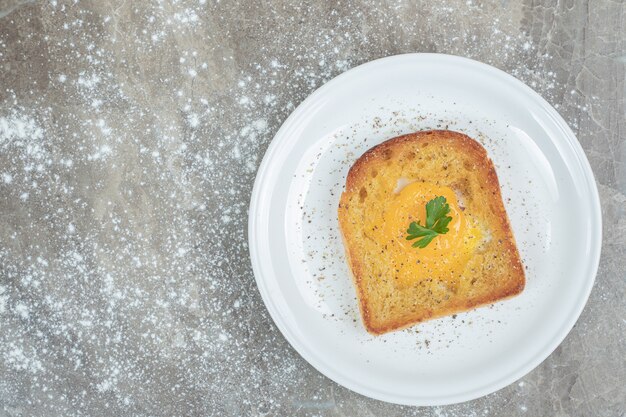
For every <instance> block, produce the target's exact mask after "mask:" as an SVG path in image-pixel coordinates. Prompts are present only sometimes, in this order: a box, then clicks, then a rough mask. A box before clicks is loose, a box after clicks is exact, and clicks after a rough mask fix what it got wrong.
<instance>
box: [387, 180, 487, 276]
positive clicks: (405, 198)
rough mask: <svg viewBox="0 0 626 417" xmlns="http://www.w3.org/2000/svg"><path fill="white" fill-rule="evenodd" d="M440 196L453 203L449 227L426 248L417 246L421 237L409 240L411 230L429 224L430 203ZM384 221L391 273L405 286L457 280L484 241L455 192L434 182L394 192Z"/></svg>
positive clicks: (417, 184)
mask: <svg viewBox="0 0 626 417" xmlns="http://www.w3.org/2000/svg"><path fill="white" fill-rule="evenodd" d="M438 196H443V197H445V198H446V202H447V203H448V204H449V206H450V213H448V216H450V217H452V220H451V221H450V223H449V225H448V229H449V230H448V232H447V233H445V234H441V235H438V236H437V237H435V238H434V239H433V240H432V241H431V242H430V243H429V244H428V246H426V247H425V248H416V247H413V246H412V245H413V243H415V242H416V240H417V239H414V240H407V239H406V237H407V229H408V227H409V225H410V224H411V222H416V221H419V222H420V224H421V225H425V224H426V203H428V202H429V201H430V200H432V199H433V198H435V197H438ZM383 220H384V227H383V230H382V234H383V239H384V240H385V242H387V251H386V252H387V253H388V254H389V256H390V257H391V259H390V260H391V267H392V268H393V270H392V271H391V273H392V275H393V276H394V278H395V280H396V281H395V282H396V283H397V284H398V285H399V286H402V287H406V286H410V285H413V284H415V283H417V282H419V281H422V280H426V279H432V280H436V281H441V282H443V283H449V284H453V283H454V282H457V281H458V280H459V278H460V277H461V275H462V274H463V271H464V269H465V266H466V264H467V262H468V261H469V259H470V258H471V257H472V255H473V254H474V252H475V250H476V247H477V246H478V244H479V243H480V241H481V240H482V234H481V231H480V229H479V228H478V227H476V225H475V224H474V222H473V220H472V219H470V218H468V217H467V216H465V215H464V213H463V210H462V209H461V207H460V206H459V203H458V201H457V197H456V194H455V193H454V191H453V190H452V189H451V188H449V187H443V186H438V185H435V184H432V183H427V182H413V183H410V184H409V185H407V186H405V187H404V188H403V189H402V190H400V192H399V193H397V194H394V195H393V196H392V198H391V201H390V203H389V204H388V205H387V206H386V208H385V209H384V212H383ZM418 239H419V238H418Z"/></svg>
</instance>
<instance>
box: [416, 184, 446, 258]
mask: <svg viewBox="0 0 626 417" xmlns="http://www.w3.org/2000/svg"><path fill="white" fill-rule="evenodd" d="M448 213H450V205H449V204H448V203H446V198H445V197H443V196H439V197H435V198H433V199H432V200H430V201H429V202H428V203H426V225H425V226H422V225H421V224H420V221H419V220H418V221H417V222H412V223H411V224H410V225H409V228H408V229H407V231H406V232H407V233H408V236H407V237H406V240H413V239H417V238H418V237H420V238H421V239H420V240H417V241H415V243H413V247H414V248H425V247H426V246H428V244H429V243H430V242H432V240H433V239H434V238H436V237H437V236H439V235H443V234H446V233H448V224H449V223H450V221H451V220H452V217H450V216H447V214H448Z"/></svg>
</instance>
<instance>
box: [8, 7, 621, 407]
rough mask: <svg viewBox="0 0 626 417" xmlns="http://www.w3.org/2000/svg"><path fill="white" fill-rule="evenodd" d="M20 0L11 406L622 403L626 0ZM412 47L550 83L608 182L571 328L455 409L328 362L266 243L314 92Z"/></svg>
mask: <svg viewBox="0 0 626 417" xmlns="http://www.w3.org/2000/svg"><path fill="white" fill-rule="evenodd" d="M0 16H2V17H1V18H0V68H1V71H0V219H1V221H0V416H57V415H58V416H87V415H89V416H100V415H137V416H161V415H163V416H165V415H185V416H196V415H197V416H212V415H215V416H218V415H219V416H222V415H237V416H240V415H269V416H275V415H276V416H277V415H293V416H314V415H319V416H354V415H359V416H374V415H384V416H404V415H414V416H493V415H506V416H517V415H524V416H546V415H550V416H624V415H625V414H626V303H625V300H626V139H625V136H624V135H625V132H626V113H625V110H626V109H625V104H626V103H625V99H624V93H625V76H626V72H625V65H626V3H624V2H622V1H582V0H568V1H537V0H525V1H520V2H517V1H510V0H497V1H496V0H494V1H475V0H469V1H467V0H462V1H447V2H445V3H444V2H435V1H417V2H402V1H380V2H378V1H352V0H344V1H341V2H326V1H291V2H290V1H280V0H276V1H271V2H270V1H226V0H223V1H221V2H220V1H211V0H208V1H204V0H194V1H191V0H189V1H187V0H178V1H176V0H170V1H156V0H155V1H142V2H134V1H128V0H124V1H120V0H116V1H102V2H100V1H78V0H76V1H61V0H58V1H57V0H51V1H41V2H28V1H27V2H24V1H23V0H2V1H0ZM405 52H441V53H450V54H457V55H462V56H467V57H471V58H474V59H478V60H481V61H484V62H487V63H489V64H492V65H494V66H496V67H498V68H501V69H503V70H505V71H507V72H509V73H511V74H513V75H515V76H517V77H518V78H520V79H522V80H523V81H525V82H526V83H528V84H529V85H531V86H533V88H535V89H536V90H537V91H538V92H539V93H540V94H542V95H543V96H544V97H545V98H546V99H547V100H548V101H549V102H551V103H552V104H553V105H554V106H555V107H556V108H557V109H558V110H559V112H560V113H561V114H562V115H563V117H564V118H565V119H566V121H567V122H568V123H569V124H570V126H571V127H572V129H573V130H574V131H575V133H576V134H577V136H578V138H579V140H580V143H581V144H582V146H583V147H584V149H585V152H586V154H587V156H588V158H589V160H590V162H591V165H592V167H593V170H594V173H595V176H596V179H597V183H598V188H599V191H600V195H601V198H602V209H603V216H604V230H603V233H604V241H603V248H602V259H601V263H600V268H599V272H598V276H597V280H596V284H595V287H594V289H593V292H592V294H591V297H590V300H589V303H588V304H587V306H586V308H585V310H584V312H583V314H582V316H581V318H580V320H579V321H578V323H577V325H576V326H575V328H574V329H573V330H572V332H571V333H570V335H569V336H568V337H567V339H566V340H565V341H564V342H563V343H562V344H561V346H560V347H559V348H558V349H557V350H556V351H555V352H554V353H553V354H552V355H551V356H550V357H549V358H548V359H547V360H546V361H545V362H544V363H543V364H541V365H540V366H539V367H538V368H537V369H535V370H534V371H533V372H531V373H530V374H529V375H527V376H526V377H524V378H523V379H522V380H520V381H519V382H517V383H515V384H512V385H510V386H509V387H507V388H505V389H503V390H501V391H499V392H497V393H494V394H492V395H489V396H487V397H484V398H481V399H478V400H475V401H471V402H468V403H465V404H459V405H453V406H448V407H436V408H411V407H402V406H396V405H392V404H386V403H382V402H379V401H375V400H371V399H368V398H365V397H362V396H360V395H358V394H355V393H353V392H351V391H349V390H347V389H345V388H343V387H341V386H338V385H337V384H335V383H333V382H332V381H330V380H328V379H327V378H325V377H324V376H322V375H320V374H319V373H318V372H316V371H315V370H314V369H313V368H312V367H311V366H309V365H308V364H307V363H306V362H305V361H304V360H303V359H301V358H300V357H299V355H298V354H297V353H296V352H295V351H294V350H293V349H292V348H291V347H290V346H289V344H288V343H287V342H286V341H285V340H284V338H283V337H282V336H281V334H280V333H279V332H278V330H277V329H276V327H275V326H274V324H273V323H272V320H271V319H270V318H269V316H268V314H267V311H266V310H265V307H264V306H263V303H262V301H261V299H260V296H259V294H258V292H257V290H256V286H255V282H254V278H253V275H252V271H251V267H250V263H249V258H248V248H247V244H246V240H247V235H246V226H247V220H246V216H247V207H248V202H249V197H250V192H251V188H252V184H253V180H254V176H255V172H256V169H257V167H258V165H259V163H260V160H261V157H262V155H263V153H264V151H265V149H266V148H267V146H268V144H269V142H270V140H271V138H272V136H273V134H274V133H275V132H276V131H277V129H278V128H279V126H280V124H281V123H282V121H283V120H285V118H286V117H287V116H288V114H289V113H290V112H291V111H292V110H293V108H294V106H296V105H297V104H298V103H300V102H301V101H302V100H303V99H304V98H305V97H306V96H307V95H308V94H310V93H311V92H312V91H313V90H314V89H315V88H317V87H319V86H320V85H322V84H323V83H324V82H325V81H327V80H329V79H330V78H332V77H334V76H336V75H337V74H340V73H341V72H344V71H346V70H347V69H349V68H351V67H354V66H356V65H358V64H361V63H364V62H367V61H370V60H372V59H375V58H379V57H383V56H387V55H393V54H398V53H405ZM572 238H574V239H575V238H576V231H575V230H573V231H572Z"/></svg>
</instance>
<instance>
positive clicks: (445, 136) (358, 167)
mask: <svg viewBox="0 0 626 417" xmlns="http://www.w3.org/2000/svg"><path fill="white" fill-rule="evenodd" d="M421 140H428V141H429V142H433V141H447V142H449V143H451V144H452V145H453V146H455V147H457V148H458V149H459V150H460V151H461V152H463V153H466V154H469V155H472V159H473V160H475V161H476V167H477V169H481V170H482V171H483V172H482V174H481V175H484V177H485V178H487V180H486V185H487V186H488V187H490V188H491V192H492V195H493V197H494V199H495V200H496V201H497V202H498V203H497V207H496V209H497V210H496V213H494V215H495V217H496V219H495V220H494V221H497V222H500V224H499V226H500V227H501V229H502V230H503V232H504V234H505V237H506V239H505V240H504V241H503V242H502V247H503V251H506V252H507V253H510V254H511V270H512V271H515V272H516V273H517V274H518V279H517V280H516V281H517V283H518V284H517V286H511V287H506V288H496V289H494V291H493V292H490V293H488V294H486V295H485V296H483V297H482V298H478V299H473V300H471V301H470V300H468V302H467V303H466V304H465V305H463V306H457V307H454V308H448V309H445V308H444V309H442V310H439V311H437V312H436V313H434V312H432V311H431V312H430V315H428V316H426V317H421V318H419V319H416V320H412V321H407V322H403V321H400V320H398V321H396V322H391V323H389V324H387V325H384V326H379V327H376V326H375V325H374V324H373V321H372V319H371V316H370V312H369V309H368V307H367V304H366V303H365V298H364V294H363V286H362V285H361V279H362V277H361V275H362V274H361V271H362V265H361V263H360V262H359V260H358V259H356V258H355V257H354V256H352V254H351V253H350V245H348V244H347V237H346V236H345V234H344V230H345V227H343V226H342V223H343V222H344V221H346V220H345V217H344V216H343V213H346V214H347V212H346V210H345V209H342V207H343V206H345V202H346V199H347V195H348V193H349V192H351V191H353V190H355V189H357V188H358V187H359V180H360V179H361V177H362V176H366V175H367V174H366V165H367V164H368V163H370V162H371V161H372V160H376V159H382V160H384V159H385V154H386V153H387V152H388V150H390V149H392V148H393V147H395V146H398V145H401V144H403V143H405V142H410V141H421ZM338 217H339V226H340V227H339V229H340V232H341V236H342V240H343V243H344V248H345V253H346V260H347V262H348V265H349V267H350V268H349V269H350V273H351V274H350V275H351V276H352V281H353V283H354V286H355V288H356V292H357V298H358V304H359V310H360V312H361V318H362V320H363V324H364V325H365V329H366V330H367V331H368V332H369V333H371V334H373V335H380V334H383V333H387V332H391V331H396V330H402V329H405V328H408V327H411V326H413V325H415V324H417V323H421V322H424V321H427V320H432V319H435V318H439V317H444V316H448V315H451V314H454V313H460V312H464V311H468V310H472V309H475V308H478V307H481V306H484V305H488V304H493V303H495V302H497V301H502V300H505V299H507V298H511V297H513V296H515V295H518V294H519V293H521V292H522V291H523V290H524V286H525V284H526V277H525V273H524V268H523V266H522V262H521V259H520V256H519V252H518V249H517V245H516V244H515V238H514V237H513V232H512V230H511V226H510V222H509V217H508V215H507V213H506V210H505V208H504V201H503V200H502V194H501V193H500V182H499V181H498V175H497V173H496V170H495V167H494V165H493V162H492V161H491V159H490V158H489V156H488V155H487V151H486V150H485V148H483V146H482V145H481V144H480V143H478V142H477V141H475V140H474V139H472V138H470V137H469V136H467V135H465V134H463V133H459V132H454V131H450V130H424V131H420V132H414V133H409V134H406V135H402V136H397V137H394V138H391V139H388V140H386V141H385V142H382V143H380V144H379V145H376V146H374V147H372V148H370V149H369V150H367V151H366V152H365V153H364V154H363V155H361V156H360V157H359V158H358V159H357V160H356V162H355V163H354V164H353V165H352V167H351V168H350V170H349V171H348V176H347V178H346V188H345V191H344V192H343V193H342V195H341V198H340V200H339V207H338Z"/></svg>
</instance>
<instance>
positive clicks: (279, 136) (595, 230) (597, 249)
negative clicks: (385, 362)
mask: <svg viewBox="0 0 626 417" xmlns="http://www.w3.org/2000/svg"><path fill="white" fill-rule="evenodd" d="M413 60H435V61H440V62H444V63H445V61H447V63H454V64H459V65H460V66H461V67H467V66H472V67H475V68H478V69H480V70H483V71H486V72H488V73H491V74H493V75H494V76H496V77H498V78H500V79H504V81H506V82H508V83H509V84H510V85H511V86H512V87H514V88H516V89H521V90H522V91H523V92H525V93H526V94H527V96H528V97H529V98H532V99H533V100H534V101H535V102H536V103H537V105H538V108H539V109H541V110H542V111H544V112H545V113H546V115H547V116H549V117H550V118H551V119H552V121H553V122H554V124H555V126H556V127H557V128H558V129H559V132H560V133H561V134H562V135H563V137H564V139H565V140H566V141H565V142H566V144H567V145H568V146H569V148H570V150H572V151H573V156H575V157H576V161H577V162H578V164H579V165H580V168H581V171H582V174H583V176H584V179H585V186H586V188H587V191H588V193H589V194H588V195H589V197H591V200H592V201H590V204H591V205H592V213H591V216H592V219H591V221H592V225H591V228H592V239H591V240H593V241H592V242H591V246H590V248H589V256H590V261H589V262H588V264H587V270H586V272H585V275H586V276H587V277H588V278H587V280H586V281H585V282H586V285H585V286H584V287H583V288H581V291H582V292H581V296H580V298H579V302H578V304H577V305H576V308H575V311H574V314H572V315H571V316H570V317H569V320H568V321H567V322H565V323H564V324H563V325H562V326H561V328H560V330H559V332H555V334H554V335H553V336H552V338H551V340H550V341H549V343H547V344H546V347H545V348H544V349H542V351H541V354H540V355H537V356H536V357H534V358H533V360H530V361H528V362H527V363H525V364H521V365H520V366H519V367H518V368H517V371H515V372H512V373H510V374H509V375H507V376H504V377H502V378H500V379H499V380H496V381H492V382H491V383H489V384H487V385H486V386H483V387H480V388H477V389H473V388H472V389H470V390H467V391H465V392H464V393H460V394H453V395H449V396H439V397H419V396H403V395H393V394H389V393H386V392H380V391H377V390H373V389H371V387H368V386H364V385H361V384H360V383H359V382H358V381H354V380H350V379H345V378H344V377H343V376H342V375H340V374H339V373H337V372H335V371H334V369H333V368H332V367H329V366H327V364H326V363H325V362H324V361H321V360H320V359H319V358H318V357H317V355H316V354H315V353H314V352H312V351H311V350H310V349H309V348H308V346H306V345H305V344H304V343H301V342H300V341H299V340H298V339H297V338H296V337H295V336H294V334H293V332H292V331H291V330H290V329H289V328H288V326H287V325H286V324H285V321H284V320H283V317H282V316H281V314H280V313H279V311H278V309H277V308H276V306H275V305H274V303H273V299H272V297H271V296H270V294H269V291H268V289H267V287H266V286H265V281H264V279H263V269H264V268H263V267H262V265H261V264H262V261H261V259H260V257H259V254H258V246H257V245H258V244H259V243H260V242H257V241H256V239H257V238H258V237H259V234H258V233H257V230H259V227H260V223H259V221H258V220H259V217H260V216H259V210H260V208H261V204H262V201H263V200H264V199H266V198H267V196H268V193H265V194H263V193H262V190H264V189H265V188H266V187H267V184H266V179H267V171H268V168H269V167H270V162H271V161H272V160H273V157H274V156H275V155H276V153H277V151H279V148H280V145H281V144H283V142H284V141H285V140H286V138H287V135H286V134H285V133H286V132H288V131H289V130H290V129H291V128H292V127H293V126H292V125H293V124H294V121H296V120H297V119H298V117H299V114H301V113H302V112H303V111H304V110H305V109H306V108H308V107H310V106H311V105H312V104H313V103H315V102H316V100H317V99H318V98H319V97H320V96H322V95H323V94H324V93H325V92H326V91H327V90H329V89H331V88H332V87H333V86H334V85H335V84H337V83H340V82H341V81H342V80H343V79H345V78H347V77H351V76H356V75H358V74H359V73H362V72H365V71H369V70H370V69H371V68H373V67H375V66H379V65H388V64H389V63H391V62H392V61H398V62H397V63H401V61H413ZM247 231H248V248H249V252H250V262H251V265H252V270H253V273H254V278H255V281H256V284H257V288H258V290H259V293H260V294H261V298H262V299H263V303H264V304H265V307H266V308H267V310H268V312H269V313H270V316H271V318H272V320H273V321H274V324H275V325H276V327H278V329H279V330H280V332H281V333H282V335H283V337H285V339H286V340H287V341H288V342H289V344H290V345H291V346H292V347H293V348H294V349H295V350H296V352H298V354H299V355H300V356H302V358H304V359H305V360H306V361H307V362H308V363H309V364H310V365H311V366H313V367H314V368H315V369H316V370H317V371H318V372H320V373H322V374H323V375H325V376H326V377H328V378H330V379H331V380H333V381H334V382H336V383H338V384H340V385H342V386H344V387H346V388H348V389H350V390H352V391H354V392H357V393H359V394H361V395H364V396H367V397H370V398H374V399H377V400H381V401H385V402H389V403H394V404H402V405H418V406H435V405H448V404H456V403H461V402H465V401H470V400H473V399H476V398H480V397H483V396H485V395H488V394H491V393H493V392H495V391H498V390H500V389H502V388H504V387H506V386H508V385H510V384H512V383H514V382H515V381H517V380H519V379H520V378H522V377H524V376H525V375H527V374H528V373H529V372H531V371H532V370H533V369H535V368H536V367H537V366H539V365H540V364H541V363H542V362H543V361H544V360H545V359H547V358H548V357H549V356H550V355H551V354H552V353H553V352H554V350H555V349H556V348H557V347H558V346H559V345H560V344H561V343H562V342H563V340H565V338H566V337H567V335H568V334H569V332H570V331H571V329H572V328H573V327H574V325H575V324H576V322H577V321H578V319H579V317H580V315H581V314H582V311H583V309H584V307H585V306H586V304H587V301H588V299H589V295H590V294H591V290H592V288H593V285H594V283H595V279H596V275H597V271H598V267H599V263H600V254H601V249H602V248H601V247H602V210H601V205H600V197H599V193H598V189H597V183H596V180H595V176H594V174H593V170H592V169H591V165H590V163H589V160H588V159H587V156H586V154H585V152H584V150H583V148H582V146H581V144H580V142H579V141H578V139H577V138H576V135H575V134H574V132H573V131H572V130H571V128H570V127H569V126H568V125H567V123H566V122H565V120H564V119H563V117H562V116H561V115H560V114H559V113H558V112H557V111H556V110H555V109H554V107H552V105H550V103H548V102H547V101H546V100H545V99H544V98H543V97H542V96H541V95H539V93H537V92H536V91H535V90H533V89H532V88H530V87H529V86H528V85H526V84H525V83H523V82H522V81H520V80H518V79H517V78H515V77H514V76H512V75H510V74H508V73H507V72H505V71H502V70H500V69H498V68H496V67H493V66H491V65H489V64H485V63H482V62H479V61H476V60H473V59H470V58H465V57H461V56H456V55H448V54H439V53H407V54H399V55H391V56H387V57H383V58H379V59H375V60H373V61H369V62H366V63H364V64H361V65H358V66H356V67H354V68H351V69H350V70H348V71H346V72H343V73H342V74H339V75H338V76H336V77H335V78H333V79H331V80H330V81H328V82H327V83H325V84H323V85H322V86H320V87H319V88H317V89H316V90H315V91H314V92H313V93H311V94H310V95H309V96H308V97H307V98H306V99H305V100H304V101H302V102H301V103H300V104H299V105H298V106H297V107H296V108H295V109H294V110H293V111H292V112H291V113H290V115H289V116H288V117H287V119H286V120H285V121H284V122H283V124H282V125H281V127H280V129H279V130H278V131H277V132H276V134H275V135H274V137H273V138H272V141H271V142H270V144H269V146H268V147H267V149H266V151H265V154H264V156H263V159H262V161H261V164H260V166H259V168H258V170H257V173H256V177H255V181H254V187H253V189H252V193H251V196H250V204H249V210H248V230H247Z"/></svg>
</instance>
